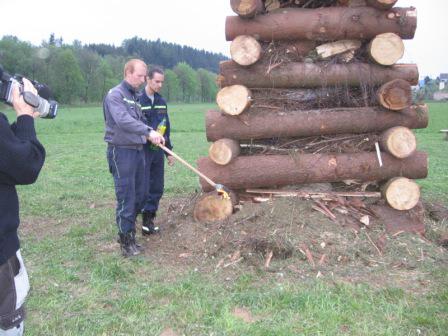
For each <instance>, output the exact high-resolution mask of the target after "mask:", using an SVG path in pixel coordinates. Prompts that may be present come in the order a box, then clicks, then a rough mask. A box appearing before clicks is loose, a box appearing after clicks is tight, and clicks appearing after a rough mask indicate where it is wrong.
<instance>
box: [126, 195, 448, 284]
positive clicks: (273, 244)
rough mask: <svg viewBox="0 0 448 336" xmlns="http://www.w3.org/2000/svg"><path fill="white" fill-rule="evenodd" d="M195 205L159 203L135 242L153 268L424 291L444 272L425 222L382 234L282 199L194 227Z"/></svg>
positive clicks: (443, 256) (379, 224) (372, 226)
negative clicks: (152, 223) (151, 227)
mask: <svg viewBox="0 0 448 336" xmlns="http://www.w3.org/2000/svg"><path fill="white" fill-rule="evenodd" d="M195 199H196V195H191V196H190V197H188V198H165V199H163V200H162V202H161V209H160V211H159V216H158V217H157V218H156V223H157V225H159V226H160V227H161V229H162V233H161V234H160V235H154V236H150V237H149V238H142V237H139V238H140V240H143V243H144V245H145V247H146V251H145V254H146V255H147V256H148V257H149V258H151V260H152V261H153V262H155V263H160V265H163V266H164V267H170V266H175V267H176V268H178V269H179V270H181V269H185V268H186V267H190V268H191V267H193V268H194V269H195V270H197V271H199V272H204V273H210V272H216V273H218V272H219V273H222V276H223V277H224V278H229V279H231V278H233V277H234V276H236V275H238V274H241V272H247V271H248V270H249V271H255V272H260V271H262V272H268V273H273V274H276V275H277V276H279V277H281V278H285V277H289V278H298V279H306V278H316V277H317V278H331V279H339V280H342V281H347V282H350V283H353V282H355V283H356V282H369V283H371V284H372V285H374V286H380V287H381V286H383V285H386V284H389V285H398V286H400V287H404V288H406V289H410V290H425V286H427V285H428V281H429V282H430V281H431V279H430V276H431V275H430V274H429V272H428V270H432V269H434V268H438V267H443V268H446V267H447V266H448V252H447V249H446V248H444V247H443V246H441V244H442V243H441V239H442V237H445V240H443V244H444V245H446V236H443V235H442V233H443V232H444V231H443V228H440V225H441V224H440V223H439V222H435V221H433V220H431V219H430V218H429V217H425V225H426V229H427V232H429V233H430V234H429V235H426V236H425V235H424V234H422V232H421V230H420V231H419V230H416V231H415V232H416V233H410V232H406V230H395V231H388V230H387V225H386V224H385V223H384V219H383V218H382V217H381V216H378V218H376V219H375V220H372V221H371V222H370V223H368V225H364V224H362V223H354V221H353V220H349V219H348V217H346V216H342V215H340V214H338V215H337V219H336V220H332V219H330V218H327V217H326V216H324V215H323V214H322V213H320V212H318V211H316V210H315V209H313V202H311V201H306V200H300V199H297V198H289V199H288V198H285V199H276V200H273V201H269V202H265V203H260V204H256V203H251V202H246V203H244V204H243V205H242V206H241V207H240V210H239V211H237V212H236V213H235V214H234V215H232V216H231V217H230V218H228V219H227V220H224V221H219V222H209V223H198V222H195V221H194V220H193V219H192V215H191V214H192V208H193V205H194V201H195ZM379 209H381V207H380V208H379ZM377 211H380V212H381V210H378V209H377ZM421 214H423V208H422V209H421ZM139 225H140V224H138V227H139ZM402 225H407V224H406V222H403V223H402ZM433 232H439V234H437V235H436V234H433ZM117 248H118V246H117Z"/></svg>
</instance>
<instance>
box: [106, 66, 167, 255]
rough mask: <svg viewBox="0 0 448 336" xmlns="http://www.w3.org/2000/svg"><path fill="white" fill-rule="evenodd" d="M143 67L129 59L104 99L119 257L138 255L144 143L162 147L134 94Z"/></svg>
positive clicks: (158, 136)
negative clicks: (121, 254) (138, 220)
mask: <svg viewBox="0 0 448 336" xmlns="http://www.w3.org/2000/svg"><path fill="white" fill-rule="evenodd" d="M146 71H147V67H146V64H145V63H144V62H143V61H141V60H139V59H132V60H130V61H128V62H127V63H126V65H125V66H124V80H123V81H122V82H121V83H120V84H119V85H117V86H116V87H114V88H112V89H111V90H110V91H109V93H108V94H107V95H106V98H105V99H104V104H103V109H104V119H105V123H106V133H105V136H104V140H105V141H106V142H107V160H108V163H109V170H110V172H111V174H112V175H113V178H114V184H115V195H116V198H117V209H116V220H117V226H118V231H119V232H118V234H119V242H120V247H121V251H122V253H123V256H125V257H130V256H135V255H138V254H139V253H140V251H141V246H140V245H138V244H137V242H136V240H135V220H136V217H137V213H138V212H139V211H140V209H141V207H142V202H143V200H144V199H143V195H144V189H143V186H144V184H143V182H144V170H145V157H144V152H143V146H144V145H145V144H146V142H147V141H150V142H151V143H153V144H155V145H158V144H160V143H165V140H164V138H163V136H161V135H160V134H159V133H157V132H156V131H155V129H153V128H151V127H149V126H148V125H146V124H145V122H144V117H143V115H142V111H141V106H140V104H139V102H138V101H137V92H138V90H139V88H140V86H141V85H142V84H144V83H145V80H146Z"/></svg>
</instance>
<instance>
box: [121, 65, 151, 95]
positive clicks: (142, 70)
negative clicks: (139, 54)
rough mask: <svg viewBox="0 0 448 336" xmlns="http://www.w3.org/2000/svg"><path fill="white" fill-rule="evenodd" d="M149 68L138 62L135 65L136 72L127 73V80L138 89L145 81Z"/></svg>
mask: <svg viewBox="0 0 448 336" xmlns="http://www.w3.org/2000/svg"><path fill="white" fill-rule="evenodd" d="M146 71H147V68H146V66H144V65H143V64H140V63H137V64H136V65H135V67H134V72H133V73H130V72H128V73H127V74H126V78H125V79H126V82H128V83H129V84H130V85H131V86H132V87H133V88H134V89H138V88H139V87H140V86H141V85H142V84H143V83H145V79H146Z"/></svg>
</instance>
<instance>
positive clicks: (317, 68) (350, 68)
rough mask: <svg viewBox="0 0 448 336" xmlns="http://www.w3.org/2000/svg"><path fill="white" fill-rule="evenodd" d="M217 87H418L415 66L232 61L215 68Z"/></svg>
mask: <svg viewBox="0 0 448 336" xmlns="http://www.w3.org/2000/svg"><path fill="white" fill-rule="evenodd" d="M219 67H220V75H219V76H218V84H219V85H220V86H221V87H224V86H229V85H234V84H241V85H245V86H247V87H249V88H306V87H322V86H324V87H325V86H337V85H341V86H342V85H346V86H360V85H381V84H384V83H386V82H388V81H391V80H393V79H403V80H406V81H408V82H409V83H410V84H412V85H417V83H418V69H417V66H416V65H415V64H397V65H394V66H391V67H383V66H379V65H375V64H367V63H348V64H331V63H330V64H326V63H301V62H294V63H286V64H281V63H277V64H274V65H270V66H268V65H265V64H261V63H256V64H253V65H251V66H248V67H242V66H240V65H238V64H237V63H235V62H233V61H223V62H221V63H220V65H219Z"/></svg>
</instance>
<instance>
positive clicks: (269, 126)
mask: <svg viewBox="0 0 448 336" xmlns="http://www.w3.org/2000/svg"><path fill="white" fill-rule="evenodd" d="M230 2H231V7H232V9H233V10H234V12H235V13H236V14H238V15H237V16H230V17H227V20H226V29H225V30H226V39H227V40H228V41H232V43H231V47H230V51H231V57H232V60H229V61H224V62H222V63H221V64H220V74H219V78H218V83H219V85H220V87H221V90H220V91H219V92H218V95H217V103H218V106H219V108H220V110H219V111H208V113H207V115H206V135H207V139H208V141H210V142H212V145H211V147H210V151H209V156H208V157H203V158H200V159H199V160H198V168H199V170H200V171H202V172H203V173H204V174H205V175H207V176H209V177H210V178H211V179H212V180H216V181H218V182H219V183H222V184H223V185H225V186H227V187H228V188H231V189H232V190H242V191H247V190H248V189H254V188H269V189H270V190H272V189H277V188H281V187H285V186H291V185H297V184H303V183H316V182H342V181H346V180H356V181H360V182H371V181H375V182H379V184H382V185H383V188H382V192H383V193H382V195H383V197H384V198H385V199H386V201H387V202H388V204H389V205H390V206H392V207H393V208H395V209H398V210H409V209H411V208H413V207H414V206H415V205H416V204H417V203H418V200H419V196H420V191H419V188H418V186H417V184H416V183H415V182H414V181H413V180H414V179H420V178H425V177H426V175H427V172H428V159H427V154H426V153H424V152H420V151H417V150H416V147H417V143H416V139H415V136H414V134H413V132H412V129H417V128H425V127H427V124H428V109H427V107H426V105H414V104H413V103H412V93H411V86H412V85H416V84H417V81H418V69H417V66H416V65H415V64H397V62H398V61H399V60H400V58H401V57H402V56H403V52H404V45H403V42H402V40H403V39H412V38H413V36H414V33H415V30H416V26H417V17H416V10H415V8H412V7H411V8H396V7H393V6H394V5H395V3H396V0H366V1H364V0H358V1H356V0H264V1H262V0H231V1H230ZM201 185H202V188H203V190H204V191H208V190H211V189H210V186H209V185H208V184H207V183H206V182H205V181H204V180H201Z"/></svg>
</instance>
